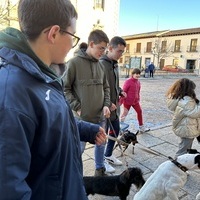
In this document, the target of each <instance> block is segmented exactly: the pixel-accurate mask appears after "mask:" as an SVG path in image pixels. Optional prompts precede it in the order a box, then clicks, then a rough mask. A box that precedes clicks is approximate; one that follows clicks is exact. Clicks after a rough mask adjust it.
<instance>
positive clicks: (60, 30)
mask: <svg viewBox="0 0 200 200" xmlns="http://www.w3.org/2000/svg"><path fill="white" fill-rule="evenodd" d="M18 18H19V24H20V28H21V31H19V30H17V29H13V28H7V29H5V30H4V31H1V32H0V119H1V120H0V194H1V197H0V199H1V200H6V199H26V200H28V199H31V200H38V199H40V200H47V199H48V200H55V199H63V200H64V199H65V200H67V199H84V200H87V199H88V198H87V196H86V193H85V189H84V186H83V177H82V171H83V169H82V161H81V151H80V139H81V140H83V141H90V142H91V143H94V142H95V141H96V144H101V143H103V142H105V138H106V136H105V133H104V130H103V129H102V128H100V127H99V126H97V125H95V124H89V123H87V122H82V121H79V122H77V125H78V126H77V125H76V121H75V119H74V117H73V114H72V112H71V108H70V107H69V104H68V103H67V102H66V100H65V98H64V93H63V88H62V81H61V80H60V79H59V78H58V76H56V74H54V72H53V71H52V70H51V69H50V65H51V64H52V63H54V64H60V63H64V58H65V56H66V55H67V53H68V52H69V50H70V49H71V48H72V47H74V46H76V44H77V43H78V41H79V38H78V37H77V36H75V35H74V33H75V32H76V20H77V13H76V11H75V9H74V7H73V5H72V4H71V3H70V1H68V0H48V1H46V0H20V1H19V6H18ZM78 128H79V130H78ZM79 132H80V136H79ZM97 132H100V133H99V134H97Z"/></svg>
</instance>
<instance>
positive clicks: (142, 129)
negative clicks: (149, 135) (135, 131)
mask: <svg viewBox="0 0 200 200" xmlns="http://www.w3.org/2000/svg"><path fill="white" fill-rule="evenodd" d="M139 131H140V133H144V132H148V131H150V128H146V127H145V126H144V125H142V126H139Z"/></svg>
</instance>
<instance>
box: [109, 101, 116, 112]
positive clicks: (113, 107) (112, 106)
mask: <svg viewBox="0 0 200 200" xmlns="http://www.w3.org/2000/svg"><path fill="white" fill-rule="evenodd" d="M116 109H117V106H116V105H115V104H114V103H112V105H111V106H110V110H111V111H114V110H116Z"/></svg>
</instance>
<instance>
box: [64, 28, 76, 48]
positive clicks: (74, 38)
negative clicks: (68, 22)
mask: <svg viewBox="0 0 200 200" xmlns="http://www.w3.org/2000/svg"><path fill="white" fill-rule="evenodd" d="M60 32H63V33H67V34H69V35H71V36H72V37H73V38H72V39H73V44H72V48H74V47H75V46H76V45H77V44H78V42H79V40H80V38H79V37H77V36H75V35H74V34H72V33H70V32H68V31H64V30H60Z"/></svg>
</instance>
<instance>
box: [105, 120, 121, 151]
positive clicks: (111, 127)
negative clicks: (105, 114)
mask: <svg viewBox="0 0 200 200" xmlns="http://www.w3.org/2000/svg"><path fill="white" fill-rule="evenodd" d="M107 120H108V122H109V126H110V129H111V130H112V131H113V133H114V136H115V137H116V138H117V134H116V132H115V130H114V128H113V125H112V123H111V121H110V118H107ZM108 134H109V133H108ZM117 144H118V145H119V148H120V150H121V153H122V155H124V153H123V149H122V146H121V144H120V142H119V141H117Z"/></svg>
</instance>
